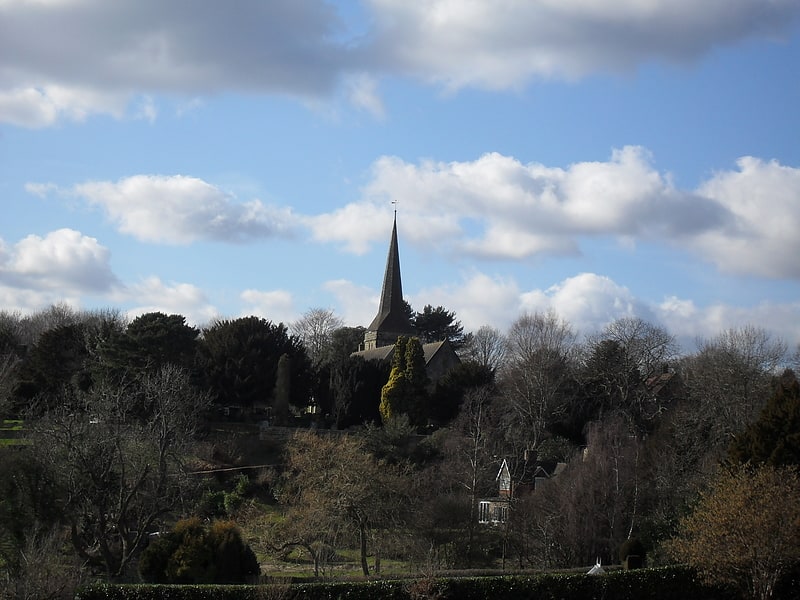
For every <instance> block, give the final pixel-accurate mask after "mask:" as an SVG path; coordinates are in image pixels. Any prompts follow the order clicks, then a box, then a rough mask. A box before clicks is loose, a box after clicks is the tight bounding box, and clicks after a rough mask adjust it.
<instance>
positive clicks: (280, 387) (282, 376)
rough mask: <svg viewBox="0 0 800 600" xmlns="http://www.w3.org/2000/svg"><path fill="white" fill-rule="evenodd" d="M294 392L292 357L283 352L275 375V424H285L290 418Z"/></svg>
mask: <svg viewBox="0 0 800 600" xmlns="http://www.w3.org/2000/svg"><path fill="white" fill-rule="evenodd" d="M291 392H292V359H291V358H290V357H289V355H288V354H281V357H280V359H278V370H277V372H276V375H275V394H274V399H273V413H272V416H273V419H274V422H275V425H285V424H286V422H287V421H288V418H289V398H290V397H291Z"/></svg>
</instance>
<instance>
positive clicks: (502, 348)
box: [466, 325, 506, 372]
mask: <svg viewBox="0 0 800 600" xmlns="http://www.w3.org/2000/svg"><path fill="white" fill-rule="evenodd" d="M505 354H506V338H505V336H504V335H503V334H502V333H501V332H500V330H499V329H495V328H494V327H492V326H490V325H482V326H481V327H480V328H479V329H478V331H475V332H473V333H472V334H470V336H469V345H468V348H467V353H466V355H467V356H468V357H469V358H471V359H472V360H474V361H475V362H477V363H478V364H480V365H481V366H483V367H488V368H489V369H491V370H492V371H495V372H496V371H498V370H499V369H500V367H501V366H502V364H503V359H504V358H505Z"/></svg>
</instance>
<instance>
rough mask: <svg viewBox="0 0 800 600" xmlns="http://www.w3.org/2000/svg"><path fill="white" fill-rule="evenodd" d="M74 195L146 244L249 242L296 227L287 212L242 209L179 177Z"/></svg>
mask: <svg viewBox="0 0 800 600" xmlns="http://www.w3.org/2000/svg"><path fill="white" fill-rule="evenodd" d="M73 191H74V193H75V194H76V195H78V196H80V197H83V198H85V199H86V200H87V201H88V202H89V203H90V204H92V205H94V206H99V207H101V208H102V209H103V210H104V211H105V213H106V214H107V215H108V217H109V219H111V221H112V222H114V223H115V224H116V225H117V226H118V227H119V229H120V231H121V232H122V233H126V234H129V235H132V236H134V237H136V238H137V239H140V240H142V241H148V242H158V243H167V244H188V243H191V242H194V241H198V240H211V241H225V242H247V241H251V240H254V239H261V238H266V237H272V236H281V235H287V234H288V233H289V232H290V230H291V228H292V227H293V225H294V221H295V219H294V217H293V216H292V213H291V211H290V210H289V209H279V208H274V207H270V206H266V205H264V204H263V203H261V202H260V201H259V200H252V201H250V202H245V203H239V202H237V201H236V198H234V197H233V196H231V195H230V194H228V193H226V192H224V191H223V190H221V189H219V188H217V187H215V186H213V185H211V184H210V183H207V182H205V181H203V180H202V179H198V178H195V177H185V176H181V175H174V176H158V175H135V176H133V177H127V178H125V179H121V180H119V181H118V182H116V183H113V182H109V181H98V182H89V183H83V184H80V185H76V186H75V188H74V190H73Z"/></svg>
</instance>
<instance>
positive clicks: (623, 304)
mask: <svg viewBox="0 0 800 600" xmlns="http://www.w3.org/2000/svg"><path fill="white" fill-rule="evenodd" d="M338 297H339V299H340V301H341V300H345V299H347V298H349V296H347V295H338ZM356 298H357V297H356ZM409 298H410V300H411V303H412V305H414V304H415V298H419V299H420V300H419V302H417V303H418V304H432V305H434V306H437V305H441V306H445V307H446V308H447V309H448V310H453V311H455V313H456V315H457V316H458V318H459V320H460V321H461V322H462V324H463V325H464V328H465V330H467V331H475V330H477V329H478V328H479V327H481V326H482V325H491V326H493V327H497V328H499V329H500V330H501V331H506V330H507V329H508V327H509V326H510V325H511V324H512V323H513V322H514V320H516V319H517V317H519V316H520V315H521V314H523V313H526V312H527V313H537V312H538V313H547V312H550V311H552V312H554V313H556V314H557V315H558V316H559V317H560V318H562V319H564V320H565V321H567V322H568V323H569V324H570V325H571V326H572V327H573V329H574V330H575V331H576V333H578V334H579V336H585V335H589V334H592V333H595V332H598V331H601V330H602V329H603V328H604V327H605V326H606V325H608V324H609V323H611V322H613V321H615V320H617V319H620V318H623V317H638V318H641V319H644V320H645V321H647V322H650V323H653V324H656V325H660V326H662V327H664V328H665V329H666V330H667V331H669V332H670V333H672V334H673V335H675V336H676V338H677V340H678V342H679V343H680V345H681V347H682V349H683V351H684V352H687V353H688V352H692V351H694V350H695V347H696V342H697V341H698V340H699V339H702V338H711V337H713V336H715V335H717V334H719V333H720V332H721V331H724V330H726V329H730V328H736V327H741V326H742V325H743V324H752V325H754V326H756V327H761V328H764V329H766V330H767V331H769V332H771V333H772V334H773V335H774V336H775V337H777V338H781V339H784V340H785V341H787V342H789V343H790V344H791V345H793V346H796V345H797V344H800V302H794V303H791V302H788V303H783V304H781V303H775V302H767V303H762V304H757V305H755V306H734V305H730V304H722V303H714V304H710V305H708V306H698V305H696V304H695V302H694V301H692V300H690V299H685V298H678V297H667V298H664V299H663V300H662V301H660V302H652V301H649V300H645V299H642V298H640V297H637V296H636V294H635V293H634V292H632V291H631V290H630V289H629V288H628V287H626V286H624V285H622V284H620V283H618V282H616V281H614V280H613V279H611V278H610V277H608V276H605V275H600V274H597V273H580V274H578V275H575V276H572V277H567V278H565V279H563V280H562V281H559V282H556V283H554V284H553V285H551V286H549V287H546V288H534V289H527V290H525V289H523V288H522V287H521V286H520V284H519V282H518V281H516V280H515V279H514V278H506V277H497V276H490V275H487V274H486V273H482V272H477V271H476V272H471V273H468V274H466V275H465V276H464V277H463V278H462V280H461V281H459V282H457V283H454V284H451V285H442V286H439V287H435V288H429V289H424V290H420V291H419V292H417V293H415V294H413V295H411V296H409ZM366 322H368V320H364V319H362V320H361V321H359V322H358V323H361V324H363V323H366Z"/></svg>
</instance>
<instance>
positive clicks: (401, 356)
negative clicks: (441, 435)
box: [380, 336, 428, 426]
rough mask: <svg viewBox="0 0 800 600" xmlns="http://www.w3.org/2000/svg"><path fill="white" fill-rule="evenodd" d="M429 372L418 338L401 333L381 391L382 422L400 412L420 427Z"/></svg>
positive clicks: (424, 417) (423, 419)
mask: <svg viewBox="0 0 800 600" xmlns="http://www.w3.org/2000/svg"><path fill="white" fill-rule="evenodd" d="M427 384H428V375H427V373H426V371H425V354H424V352H423V351H422V345H421V344H420V342H419V339H418V338H415V337H414V338H408V337H406V336H400V337H399V338H398V339H397V342H395V346H394V356H393V358H392V372H391V373H390V375H389V381H388V382H387V383H386V385H385V386H383V389H382V390H381V404H380V413H381V418H382V419H383V422H384V423H387V422H388V421H390V420H391V419H392V418H394V417H397V416H399V415H402V414H406V415H408V417H409V419H410V420H411V422H412V423H413V424H414V425H416V426H420V425H423V424H424V423H425V420H426V418H427V415H426V414H425V413H426V410H425V409H426V404H427V403H426V399H427V390H426V386H427Z"/></svg>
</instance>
